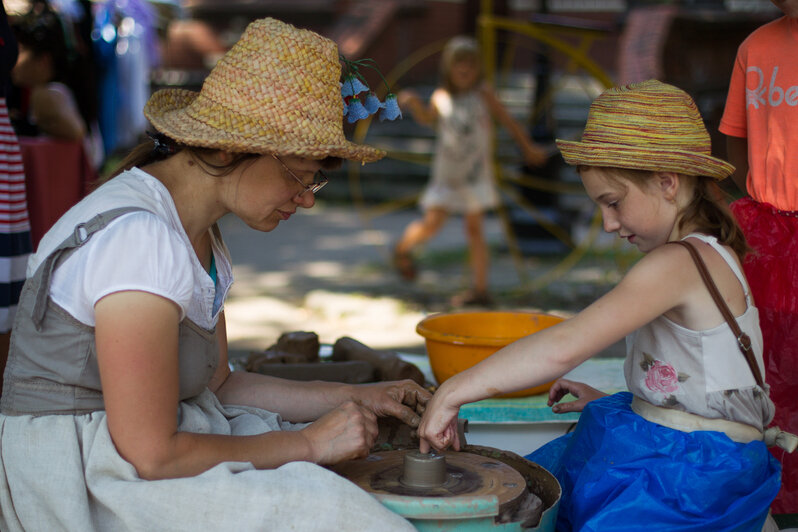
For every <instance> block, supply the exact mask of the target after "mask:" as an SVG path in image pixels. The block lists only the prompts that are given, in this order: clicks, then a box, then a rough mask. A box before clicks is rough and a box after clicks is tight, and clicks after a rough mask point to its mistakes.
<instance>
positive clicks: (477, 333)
mask: <svg viewBox="0 0 798 532" xmlns="http://www.w3.org/2000/svg"><path fill="white" fill-rule="evenodd" d="M563 320H564V318H560V317H558V316H552V315H550V314H543V313H539V312H522V311H486V312H452V313H443V314H433V315H432V316H429V317H427V318H425V319H423V320H421V321H420V322H419V323H418V325H416V332H417V333H418V334H420V335H421V336H423V337H424V339H425V341H426V345H427V354H428V355H429V362H430V367H431V368H432V373H433V374H434V375H435V379H436V380H437V381H438V384H441V383H443V382H444V381H445V380H446V379H448V378H449V377H451V376H452V375H454V374H456V373H459V372H461V371H463V370H465V369H468V368H470V367H471V366H473V365H474V364H477V363H478V362H480V361H482V360H484V359H486V358H487V357H489V356H490V355H492V354H493V353H495V352H496V351H498V350H499V349H500V348H502V347H504V346H506V345H508V344H511V343H513V342H514V341H516V340H518V339H519V338H523V337H524V336H528V335H530V334H532V333H535V332H538V331H540V330H542V329H545V328H546V327H551V326H552V325H555V324H557V323H560V322H561V321H563ZM552 384H554V381H552V382H549V383H546V384H542V385H540V386H535V387H534V388H527V389H525V390H519V391H517V392H512V393H509V394H506V395H502V396H500V397H526V396H528V395H537V394H540V393H545V392H547V391H549V388H551V385H552Z"/></svg>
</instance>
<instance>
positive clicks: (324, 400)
mask: <svg viewBox="0 0 798 532" xmlns="http://www.w3.org/2000/svg"><path fill="white" fill-rule="evenodd" d="M216 396H217V397H218V398H219V401H220V402H221V403H223V404H231V405H233V404H234V405H245V406H254V407H257V408H263V409H264V410H269V411H270V412H278V413H280V415H281V416H282V417H283V419H285V420H286V421H291V422H294V423H301V422H307V421H314V420H316V419H318V418H319V417H321V416H323V415H324V414H326V413H327V412H329V411H330V410H332V409H334V408H336V407H337V406H339V405H341V404H342V403H344V402H346V401H348V400H349V399H351V398H352V388H351V387H350V386H349V385H346V384H341V383H333V382H322V381H308V382H303V381H292V380H286V379H279V378H276V377H270V376H267V375H261V374H259V373H250V372H244V371H234V372H232V373H230V375H229V376H228V377H227V379H226V380H225V381H224V383H223V384H222V385H221V386H220V387H219V389H218V390H216Z"/></svg>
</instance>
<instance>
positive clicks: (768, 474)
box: [526, 392, 781, 532]
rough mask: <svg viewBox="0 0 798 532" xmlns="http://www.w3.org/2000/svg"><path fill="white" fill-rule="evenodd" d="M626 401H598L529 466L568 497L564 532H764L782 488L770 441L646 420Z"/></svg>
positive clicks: (560, 524)
mask: <svg viewBox="0 0 798 532" xmlns="http://www.w3.org/2000/svg"><path fill="white" fill-rule="evenodd" d="M631 402H632V394H631V393H629V392H622V393H618V394H615V395H611V396H608V397H603V398H601V399H598V400H595V401H591V402H590V403H589V404H588V405H587V407H586V408H585V410H584V411H583V412H582V415H581V416H580V419H579V423H578V424H577V425H576V429H575V430H574V431H573V432H571V433H570V434H566V435H565V436H561V437H560V438H557V439H556V440H554V441H552V442H550V443H548V444H546V445H544V446H543V447H541V448H540V449H538V450H537V451H535V452H533V453H531V454H529V455H527V457H526V458H528V459H529V460H531V461H533V462H536V463H538V464H540V465H541V466H543V467H545V468H546V469H547V470H549V471H550V472H551V473H552V474H554V475H555V476H556V477H557V480H559V482H560V485H561V486H562V489H563V494H562V499H561V500H560V510H559V514H558V518H557V530H558V531H559V532H570V531H580V532H583V531H600V532H610V531H622V530H623V531H635V532H639V531H641V530H645V531H646V532H656V531H662V532H665V531H668V532H687V531H690V532H707V531H714V532H720V531H735V532H743V531H745V532H760V531H761V530H762V525H763V524H764V522H765V518H766V517H767V512H768V508H769V507H770V504H771V502H772V501H773V499H774V498H775V497H776V494H777V493H778V492H779V488H780V486H781V468H780V465H779V463H778V461H777V460H776V459H775V458H773V456H772V455H771V454H770V453H769V452H768V450H767V447H765V444H764V443H762V442H758V441H756V442H751V443H747V444H742V443H736V442H734V441H732V440H730V439H729V438H728V437H727V436H726V435H725V434H723V433H721V432H710V431H697V432H691V433H687V432H681V431H678V430H674V429H670V428H668V427H664V426H662V425H658V424H656V423H651V422H649V421H646V420H645V419H643V418H642V417H640V416H639V415H637V414H635V413H634V412H633V411H632V409H631V406H630V405H631Z"/></svg>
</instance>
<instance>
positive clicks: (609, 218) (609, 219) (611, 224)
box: [601, 212, 621, 233]
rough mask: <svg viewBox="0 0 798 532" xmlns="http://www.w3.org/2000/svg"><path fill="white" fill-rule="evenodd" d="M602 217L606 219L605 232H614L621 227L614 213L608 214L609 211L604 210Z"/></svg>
mask: <svg viewBox="0 0 798 532" xmlns="http://www.w3.org/2000/svg"><path fill="white" fill-rule="evenodd" d="M601 218H602V220H603V221H604V231H605V232H607V233H614V232H616V231H618V230H619V229H620V228H621V224H619V223H618V220H617V219H616V218H615V217H614V216H613V215H612V214H608V213H607V212H602V213H601Z"/></svg>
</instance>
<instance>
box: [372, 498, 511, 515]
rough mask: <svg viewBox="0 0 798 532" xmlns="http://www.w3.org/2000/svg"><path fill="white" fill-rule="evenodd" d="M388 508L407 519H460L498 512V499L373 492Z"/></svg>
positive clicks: (496, 513)
mask: <svg viewBox="0 0 798 532" xmlns="http://www.w3.org/2000/svg"><path fill="white" fill-rule="evenodd" d="M374 496H375V497H376V498H377V499H378V500H379V501H380V502H381V503H382V504H383V506H385V507H386V508H388V509H389V510H391V511H392V512H394V513H396V514H399V515H401V516H402V517H405V518H407V519H462V518H464V517H468V518H472V519H473V518H479V517H493V516H496V515H498V514H499V499H498V498H497V497H496V496H495V495H490V496H485V497H405V496H402V495H385V494H381V493H380V494H374Z"/></svg>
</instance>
